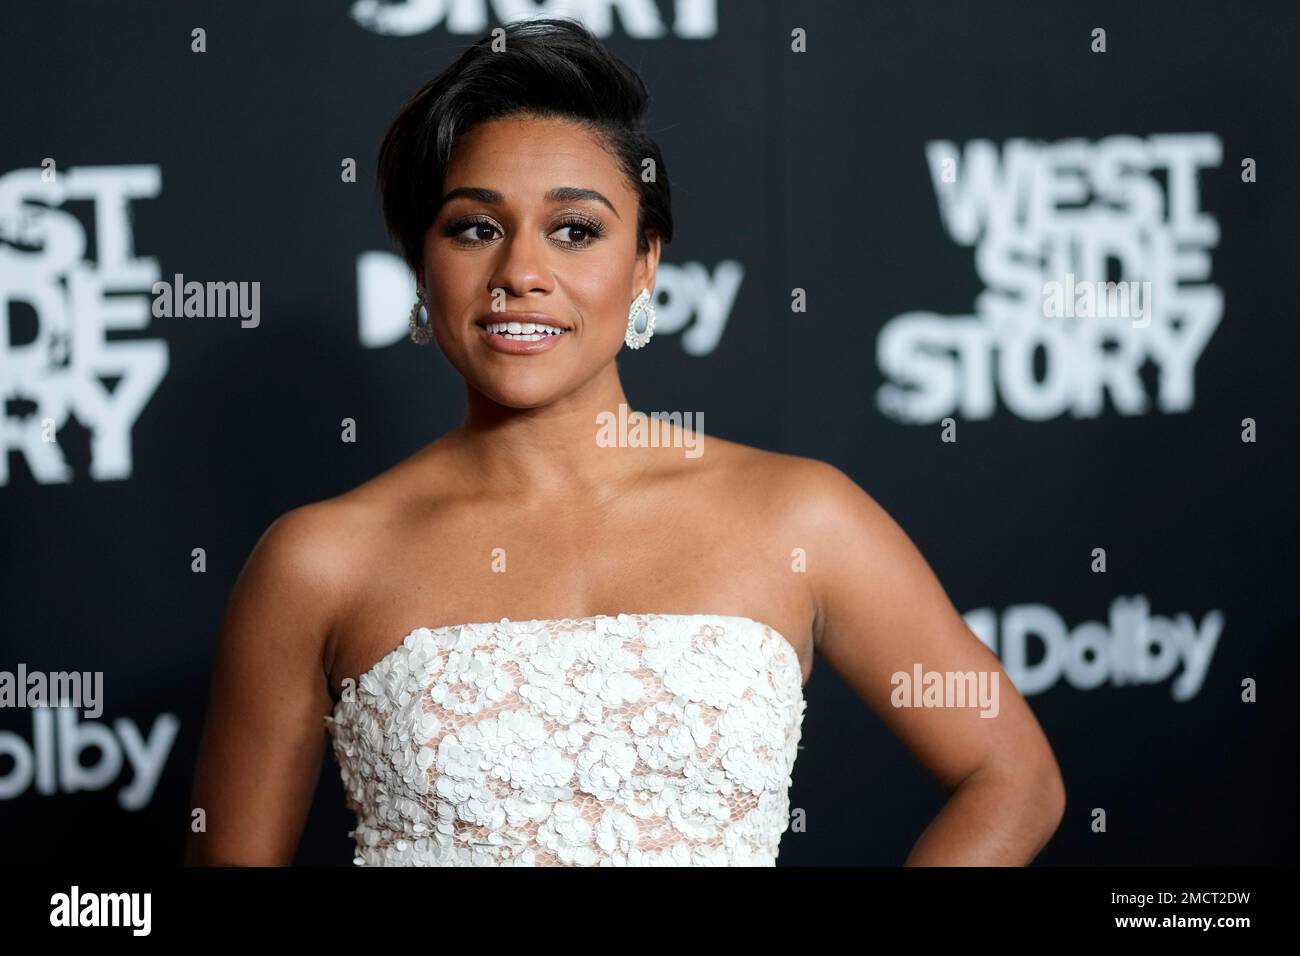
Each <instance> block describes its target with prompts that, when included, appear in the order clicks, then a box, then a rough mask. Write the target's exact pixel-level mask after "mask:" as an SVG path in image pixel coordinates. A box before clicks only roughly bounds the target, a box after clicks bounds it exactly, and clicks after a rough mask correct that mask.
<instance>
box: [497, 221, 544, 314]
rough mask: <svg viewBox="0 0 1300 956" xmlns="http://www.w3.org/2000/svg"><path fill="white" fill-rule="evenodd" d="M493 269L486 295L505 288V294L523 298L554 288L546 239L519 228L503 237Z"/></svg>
mask: <svg viewBox="0 0 1300 956" xmlns="http://www.w3.org/2000/svg"><path fill="white" fill-rule="evenodd" d="M497 250H498V251H497V256H498V259H497V261H496V268H495V269H494V270H493V271H492V275H491V277H490V278H489V282H490V283H491V287H490V288H489V289H488V294H489V295H491V294H493V293H494V291H495V290H496V289H504V290H505V291H506V294H507V295H510V296H512V297H514V298H520V299H522V298H524V297H525V296H527V295H531V294H533V293H539V294H542V295H545V294H547V293H549V292H551V291H552V289H554V287H555V280H554V278H553V277H552V275H551V271H550V269H549V268H548V266H547V258H548V257H547V253H548V252H549V251H550V250H549V249H548V248H547V246H546V240H545V239H544V238H542V237H541V236H537V235H534V234H532V233H531V232H529V231H528V230H520V231H519V232H517V233H515V235H513V236H508V237H506V238H505V239H504V240H502V242H501V244H500V245H499V246H498V247H497Z"/></svg>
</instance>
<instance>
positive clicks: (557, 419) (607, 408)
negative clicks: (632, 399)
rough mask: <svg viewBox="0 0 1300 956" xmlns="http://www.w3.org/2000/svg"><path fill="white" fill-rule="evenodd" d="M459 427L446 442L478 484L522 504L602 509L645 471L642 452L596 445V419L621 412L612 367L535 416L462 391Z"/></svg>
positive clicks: (615, 372) (474, 392) (537, 410)
mask: <svg viewBox="0 0 1300 956" xmlns="http://www.w3.org/2000/svg"><path fill="white" fill-rule="evenodd" d="M467 398H468V410H467V412H466V415H465V420H464V421H463V422H462V423H461V425H460V426H459V427H457V428H456V429H454V430H453V431H452V432H450V433H449V434H448V436H447V437H448V439H449V440H450V441H451V443H452V444H453V446H454V447H455V449H456V452H457V455H458V457H459V458H460V461H461V462H462V467H464V468H466V469H467V471H466V475H467V476H469V477H472V479H473V481H474V482H475V483H476V484H480V485H481V486H483V487H489V488H491V489H492V490H493V494H494V495H496V494H510V495H511V496H512V497H514V498H516V499H518V500H519V501H521V502H523V503H527V502H529V501H538V500H542V499H549V500H551V501H557V500H558V501H569V502H572V501H587V502H591V501H603V500H608V499H609V498H610V497H611V496H612V495H613V494H616V493H618V492H619V490H620V489H622V488H624V487H626V486H627V484H628V482H629V481H631V480H633V479H635V477H636V476H637V475H639V474H640V473H641V472H642V471H643V470H644V469H645V467H646V465H647V464H648V460H647V458H646V456H645V454H644V452H645V449H640V448H605V447H601V446H600V445H599V444H597V441H596V435H597V427H598V425H597V417H596V416H597V415H598V414H599V413H600V412H613V413H614V414H615V415H617V414H618V408H619V405H620V404H627V396H626V395H624V393H623V385H622V382H621V381H620V380H619V377H618V370H617V367H616V366H615V364H614V363H613V362H611V363H610V364H609V366H608V367H607V369H606V371H605V372H602V373H601V374H600V375H598V376H596V377H595V378H593V379H592V380H591V381H590V382H588V383H586V384H585V385H583V386H582V387H581V388H579V389H577V390H576V391H574V392H572V393H570V394H569V395H566V396H564V397H563V398H559V399H556V400H555V401H554V402H550V403H548V404H546V405H542V406H539V407H536V408H510V407H508V406H505V405H502V404H500V403H498V402H494V401H492V400H491V399H490V398H487V397H486V396H485V395H483V394H482V393H481V392H479V391H477V390H475V389H473V388H468V389H467Z"/></svg>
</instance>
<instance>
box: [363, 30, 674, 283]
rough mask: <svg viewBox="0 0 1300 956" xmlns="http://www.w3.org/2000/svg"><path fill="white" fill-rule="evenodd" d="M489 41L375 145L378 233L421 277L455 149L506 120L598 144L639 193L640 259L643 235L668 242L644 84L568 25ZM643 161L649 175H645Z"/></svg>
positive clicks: (660, 167) (665, 187) (441, 77)
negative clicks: (550, 124) (539, 122)
mask: <svg viewBox="0 0 1300 956" xmlns="http://www.w3.org/2000/svg"><path fill="white" fill-rule="evenodd" d="M502 29H503V30H504V34H505V37H504V39H505V49H504V50H502V51H500V52H494V51H493V49H492V45H493V42H494V38H493V36H492V35H491V34H489V35H487V36H485V37H484V38H483V39H481V40H479V41H478V42H476V43H474V44H473V45H472V46H470V47H469V48H468V49H467V50H465V52H464V53H462V54H461V55H460V57H459V58H458V59H457V60H456V61H455V62H454V63H452V64H451V66H449V67H447V68H446V69H445V70H443V71H442V72H441V73H439V74H438V75H437V76H435V77H434V78H433V79H432V80H430V81H429V82H428V83H426V84H425V85H424V86H423V87H421V88H420V90H419V91H418V92H417V93H416V94H415V95H414V96H412V97H411V98H410V99H409V100H407V102H406V103H405V104H404V105H403V106H402V108H401V109H400V110H399V111H398V113H397V115H396V117H394V119H393V121H392V123H391V124H390V125H389V127H388V131H387V133H385V134H384V139H383V142H382V143H381V144H380V147H379V163H378V167H377V177H376V185H377V186H378V190H379V197H380V206H381V208H382V210H383V215H384V225H385V226H386V228H387V229H388V232H389V234H390V235H391V236H392V237H393V239H395V240H396V241H397V243H398V244H399V245H400V246H401V250H402V256H403V258H405V260H406V262H407V265H409V266H410V267H411V270H412V271H413V272H416V274H418V273H419V268H420V263H421V261H422V260H423V258H424V234H425V233H426V232H427V231H428V228H429V226H430V224H431V223H432V222H433V220H434V219H435V218H436V216H437V211H438V204H439V201H440V200H441V198H442V187H443V182H444V179H445V176H446V171H447V164H448V162H449V161H450V158H451V148H452V144H453V143H454V142H455V141H456V138H457V137H458V136H460V135H462V134H464V133H465V132H466V131H467V130H469V129H470V127H472V126H474V125H476V124H478V123H481V122H484V121H486V120H490V119H497V118H501V117H505V116H521V115H522V116H544V117H555V118H563V119H568V120H572V121H574V122H577V123H579V124H581V125H582V126H585V127H587V128H588V129H590V130H592V131H593V132H596V133H597V134H599V135H600V136H601V137H603V139H604V141H605V143H606V144H607V145H608V146H609V148H610V149H611V150H612V151H613V152H614V154H615V156H616V157H617V159H618V163H619V165H620V167H621V168H622V169H623V171H624V172H625V173H626V175H627V176H628V179H629V182H630V183H631V184H632V186H633V187H634V189H635V190H636V192H637V194H638V197H639V202H638V206H637V252H638V253H640V254H644V253H645V252H647V251H648V250H649V247H650V243H649V234H650V233H651V232H653V233H655V234H656V235H658V236H659V239H660V241H661V242H664V243H667V242H671V241H672V236H673V215H672V202H671V195H670V190H669V181H668V169H667V167H666V166H665V165H664V160H663V156H662V154H661V153H660V151H659V146H658V145H657V144H656V143H655V141H654V140H653V139H651V138H650V136H649V135H647V134H646V133H645V132H644V131H643V130H642V128H641V118H642V116H643V114H644V113H645V109H646V104H647V103H648V101H649V94H648V93H647V92H646V87H645V84H644V83H643V82H642V81H641V78H640V77H639V76H637V74H636V73H635V72H634V71H633V70H632V68H631V67H629V66H628V65H627V64H626V63H624V62H623V61H622V60H620V59H618V57H616V56H614V55H613V54H612V53H610V52H609V50H607V49H606V48H605V46H604V45H603V44H602V43H601V42H600V41H599V40H598V39H596V37H595V36H593V35H592V34H591V32H590V31H588V30H587V28H586V27H584V26H583V25H582V24H581V23H579V22H578V21H576V20H572V19H568V18H557V17H545V18H532V19H526V20H518V21H515V22H514V23H511V24H508V25H506V26H505V27H503V28H502ZM646 159H651V160H653V161H654V167H653V169H654V176H653V177H652V179H651V181H650V182H646V181H645V180H644V179H643V178H642V175H641V171H642V164H643V162H644V161H645V160H646Z"/></svg>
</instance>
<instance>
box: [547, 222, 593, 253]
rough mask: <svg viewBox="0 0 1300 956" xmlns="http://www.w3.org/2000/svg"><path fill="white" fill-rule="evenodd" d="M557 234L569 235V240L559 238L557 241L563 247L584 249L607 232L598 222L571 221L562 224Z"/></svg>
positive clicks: (556, 231)
mask: <svg viewBox="0 0 1300 956" xmlns="http://www.w3.org/2000/svg"><path fill="white" fill-rule="evenodd" d="M556 233H568V238H567V239H565V238H559V239H557V241H558V242H559V243H560V245H562V246H573V247H582V246H589V245H591V244H592V243H593V242H595V241H596V240H597V239H599V238H600V237H601V236H603V235H604V234H605V230H604V229H603V228H602V227H601V225H600V224H599V223H597V222H595V221H594V220H593V221H588V220H586V219H569V220H566V221H565V222H562V223H560V225H559V227H557V228H556V230H555V233H552V235H555V234H556Z"/></svg>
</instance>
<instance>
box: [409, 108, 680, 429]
mask: <svg viewBox="0 0 1300 956" xmlns="http://www.w3.org/2000/svg"><path fill="white" fill-rule="evenodd" d="M443 197H445V199H444V202H443V205H442V207H441V208H440V209H439V210H438V214H437V217H436V218H435V219H434V221H433V225H431V226H430V227H429V230H428V232H426V233H425V237H424V280H425V288H426V289H427V293H428V299H429V317H430V321H431V322H432V324H433V330H434V336H435V338H436V340H437V342H438V346H439V348H441V349H442V352H443V354H444V355H446V356H447V359H448V361H450V362H451V364H452V365H453V366H455V368H456V370H457V371H459V372H460V374H461V375H462V376H464V378H465V380H466V381H467V382H469V383H470V385H472V386H473V387H474V388H476V389H477V390H478V391H479V392H481V393H483V394H484V395H486V396H487V397H488V398H490V399H492V400H493V401H495V402H498V403H500V404H502V405H506V406H510V407H512V408H534V407H537V406H539V405H545V404H548V403H550V402H552V401H555V400H556V399H558V398H562V397H564V396H566V395H568V394H570V393H572V392H573V391H574V390H576V389H577V388H579V387H580V386H582V385H584V384H586V383H587V382H589V381H591V380H592V379H593V378H594V377H595V376H596V375H597V373H599V372H600V371H601V370H602V369H604V368H605V367H607V366H608V365H609V364H610V363H611V362H612V360H613V359H614V356H615V355H616V354H617V352H618V350H619V348H620V347H621V346H622V344H623V335H624V333H625V332H626V330H627V314H628V308H629V307H630V306H631V304H632V300H633V299H635V298H636V296H637V294H638V293H640V291H641V289H642V288H647V289H649V290H650V291H651V292H653V291H654V277H655V269H656V267H657V266H658V261H659V241H658V239H657V238H655V237H653V236H652V237H651V247H650V251H649V253H647V254H646V255H645V256H640V257H639V256H638V255H637V251H636V245H637V235H636V221H637V194H636V192H635V190H634V189H633V188H632V186H631V184H629V183H628V182H627V179H626V177H625V175H624V174H623V172H622V171H621V170H620V169H619V168H618V166H617V165H616V162H615V159H614V157H613V155H612V154H611V153H610V152H609V151H608V150H607V149H606V147H605V146H604V145H602V143H601V142H600V141H599V140H597V139H596V138H595V136H594V134H591V133H589V132H587V131H586V130H584V129H582V128H581V127H579V126H577V125H575V124H573V123H569V122H566V121H564V120H557V119H537V118H522V117H510V118H503V119H496V120H491V121H488V122H485V123H481V124H479V125H477V126H475V127H473V128H472V129H470V130H469V131H468V132H467V133H466V134H465V135H464V136H462V137H461V138H460V139H458V140H457V142H456V144H455V145H454V146H453V148H452V155H451V160H450V164H449V166H448V168H447V175H446V181H445V183H444V185H443ZM602 197H603V198H602ZM527 312H532V313H540V314H541V315H544V316H547V317H549V319H550V320H551V322H552V323H554V324H558V325H559V326H561V327H563V328H564V329H565V331H564V332H563V333H562V334H561V335H558V336H547V337H546V338H544V339H538V340H537V341H535V342H529V341H527V340H526V339H515V340H508V339H502V338H501V337H499V336H498V337H497V338H493V335H494V333H491V332H489V331H487V330H486V329H485V328H484V327H483V326H484V325H486V324H490V323H500V322H511V321H516V320H520V319H524V320H526V317H525V316H519V315H511V314H510V313H527ZM537 334H538V333H536V332H534V333H533V335H537Z"/></svg>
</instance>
